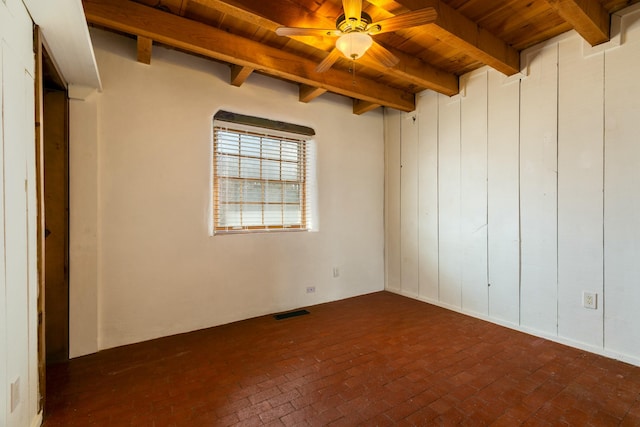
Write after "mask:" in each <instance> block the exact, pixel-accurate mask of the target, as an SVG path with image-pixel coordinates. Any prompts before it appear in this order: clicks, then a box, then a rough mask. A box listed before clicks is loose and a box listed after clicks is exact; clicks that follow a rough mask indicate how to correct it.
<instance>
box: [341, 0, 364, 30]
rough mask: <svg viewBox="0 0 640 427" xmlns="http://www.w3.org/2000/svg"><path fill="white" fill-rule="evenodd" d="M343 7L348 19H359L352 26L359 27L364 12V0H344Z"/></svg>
mask: <svg viewBox="0 0 640 427" xmlns="http://www.w3.org/2000/svg"><path fill="white" fill-rule="evenodd" d="M342 8H343V9H344V16H345V18H347V21H357V22H355V24H354V25H352V26H351V27H352V28H353V27H357V26H358V22H360V15H361V13H362V0H342Z"/></svg>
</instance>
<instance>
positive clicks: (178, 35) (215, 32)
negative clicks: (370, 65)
mask: <svg viewBox="0 0 640 427" xmlns="http://www.w3.org/2000/svg"><path fill="white" fill-rule="evenodd" d="M83 4H84V8H85V15H86V17H87V20H88V21H89V22H90V23H94V24H97V25H101V26H103V27H106V28H110V29H113V30H117V31H121V32H125V33H129V34H133V35H136V36H143V37H147V38H151V39H153V40H154V41H156V42H158V43H163V44H166V45H168V46H172V47H175V48H178V49H182V50H185V51H187V52H191V53H194V54H199V55H203V56H206V57H209V58H214V59H217V60H220V61H224V62H228V63H231V64H236V65H239V66H241V67H249V68H253V69H255V70H259V71H261V72H264V73H265V74H269V75H272V76H275V77H279V78H282V79H285V80H289V81H293V82H296V83H302V84H306V85H309V86H316V87H321V88H323V89H326V90H328V91H330V92H334V93H337V94H340V95H344V96H348V97H350V98H356V99H361V100H363V101H367V102H373V103H377V104H380V105H384V106H388V107H391V108H395V109H398V110H401V111H413V110H414V109H415V95H414V94H413V93H409V92H404V91H401V90H397V89H394V88H390V87H388V86H387V85H383V84H380V83H377V82H375V81H373V80H371V79H367V78H364V77H359V78H358V81H357V84H356V85H353V83H352V80H353V79H352V76H351V75H350V74H349V73H348V72H347V71H341V70H335V69H332V70H329V71H327V72H325V73H317V72H315V67H316V65H317V64H316V63H315V62H314V61H311V60H309V59H306V58H302V57H300V56H297V55H295V54H293V53H290V52H286V51H284V50H282V49H277V48H272V47H270V46H265V45H263V44H261V43H259V42H256V41H253V40H249V39H246V38H244V37H240V36H237V35H234V34H230V33H227V32H226V31H222V30H219V29H217V28H214V27H211V26H208V25H205V24H202V23H199V22H196V21H192V20H189V19H186V18H182V17H180V16H176V15H172V14H169V13H165V12H162V11H159V10H156V9H154V8H152V7H148V6H144V5H142V4H139V3H135V2H132V1H128V0H85V1H84V3H83Z"/></svg>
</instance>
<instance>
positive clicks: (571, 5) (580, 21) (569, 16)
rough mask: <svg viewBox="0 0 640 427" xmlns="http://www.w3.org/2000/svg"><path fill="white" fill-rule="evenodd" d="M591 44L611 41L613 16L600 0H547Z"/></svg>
mask: <svg viewBox="0 0 640 427" xmlns="http://www.w3.org/2000/svg"><path fill="white" fill-rule="evenodd" d="M547 3H549V4H550V5H551V6H552V7H553V8H554V9H555V10H556V12H558V15H560V17H561V18H562V19H564V20H565V21H567V22H568V23H569V24H570V25H571V26H572V27H573V28H574V29H575V30H576V31H577V32H578V34H580V35H581V36H582V38H584V39H585V40H586V41H587V42H588V43H589V44H591V45H592V46H595V45H597V44H600V43H604V42H606V41H609V37H610V36H609V31H610V25H611V17H610V16H609V12H607V10H606V9H605V8H604V7H602V4H601V3H600V1H598V0H547Z"/></svg>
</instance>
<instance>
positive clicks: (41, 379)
mask: <svg viewBox="0 0 640 427" xmlns="http://www.w3.org/2000/svg"><path fill="white" fill-rule="evenodd" d="M33 42H34V43H33V49H34V55H35V74H36V76H35V79H34V80H35V91H34V93H35V111H34V120H35V145H36V150H35V151H36V197H37V202H36V203H37V230H36V233H37V249H36V250H37V269H38V302H37V307H38V383H39V387H38V390H39V408H38V410H39V412H42V411H43V410H44V408H45V401H46V355H47V351H46V338H45V331H46V329H45V327H46V312H45V301H46V292H45V285H46V281H45V277H46V274H45V273H46V269H45V260H46V256H45V252H46V251H45V210H44V208H45V198H44V186H45V174H44V168H45V161H44V126H45V124H44V86H45V76H48V77H49V78H51V79H54V80H55V81H56V83H57V84H59V85H60V86H61V87H63V88H64V90H65V92H67V93H68V84H67V82H66V81H65V80H64V79H63V78H62V75H63V74H62V73H61V72H60V69H59V67H58V65H57V64H56V62H55V58H53V57H52V56H51V54H50V53H49V52H51V49H49V48H48V46H47V43H46V40H45V38H44V35H43V34H42V30H41V29H40V27H39V26H37V25H35V26H34V30H33ZM45 55H46V58H47V60H46V61H45ZM67 104H68V95H67ZM67 120H68V108H67ZM65 126H67V124H65ZM67 129H68V126H67ZM67 140H68V134H67ZM67 142H68V141H67ZM67 168H68V163H67ZM67 173H68V170H67ZM67 191H68V190H67ZM67 194H68V193H67ZM67 221H68V218H67ZM67 235H68V227H67ZM66 250H67V252H68V236H67V249H66ZM68 259H69V258H68V253H67V260H68ZM67 275H68V269H67ZM67 281H68V277H67ZM67 324H68V322H67ZM67 327H68V326H67Z"/></svg>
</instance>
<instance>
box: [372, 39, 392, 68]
mask: <svg viewBox="0 0 640 427" xmlns="http://www.w3.org/2000/svg"><path fill="white" fill-rule="evenodd" d="M367 53H368V54H369V55H371V58H372V59H373V60H375V61H378V62H379V63H381V64H382V65H384V66H385V67H389V68H391V67H395V66H396V65H397V64H398V62H400V60H399V59H398V58H397V57H396V56H395V55H394V54H393V53H391V52H389V51H388V50H387V49H386V48H384V47H382V45H380V44H379V43H376V42H375V41H374V42H373V44H372V45H371V47H370V48H369V50H368V51H367Z"/></svg>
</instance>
